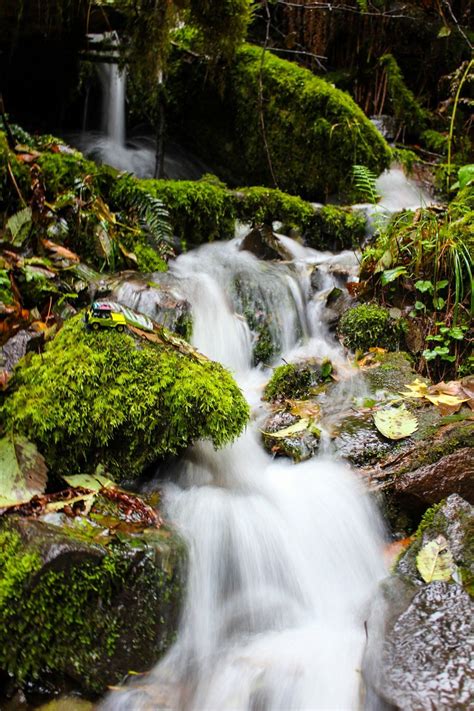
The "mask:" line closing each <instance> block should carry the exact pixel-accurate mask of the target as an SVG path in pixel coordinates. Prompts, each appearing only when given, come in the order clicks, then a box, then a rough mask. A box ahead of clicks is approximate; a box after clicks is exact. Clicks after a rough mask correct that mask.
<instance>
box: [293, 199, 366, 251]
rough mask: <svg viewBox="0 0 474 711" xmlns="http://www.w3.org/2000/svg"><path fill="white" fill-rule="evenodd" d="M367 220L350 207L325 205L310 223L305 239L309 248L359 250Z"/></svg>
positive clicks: (317, 211)
mask: <svg viewBox="0 0 474 711" xmlns="http://www.w3.org/2000/svg"><path fill="white" fill-rule="evenodd" d="M366 228H367V223H366V218H365V216H364V215H363V214H361V213H358V212H352V210H351V209H350V208H348V207H338V206H337V205H325V206H324V207H321V208H320V209H319V210H316V212H315V214H314V215H313V216H312V218H311V220H309V221H308V224H307V227H306V229H305V232H304V238H305V241H306V243H307V245H308V246H309V247H313V248H314V249H330V250H332V251H334V252H336V251H338V250H341V249H356V248H359V247H360V245H361V243H362V241H363V239H364V237H365V235H366Z"/></svg>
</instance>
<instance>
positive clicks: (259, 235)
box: [240, 225, 292, 260]
mask: <svg viewBox="0 0 474 711" xmlns="http://www.w3.org/2000/svg"><path fill="white" fill-rule="evenodd" d="M240 249H241V250H246V251H247V252H252V254H254V255H255V256H256V257H258V258H259V259H285V260H290V259H292V255H291V253H290V252H289V251H288V250H287V249H286V247H285V246H284V245H283V244H282V242H281V241H280V240H279V238H278V236H277V235H276V234H275V233H274V232H273V231H272V229H271V228H270V227H268V226H267V225H261V226H259V227H254V228H253V230H251V231H250V232H249V233H248V235H246V236H245V237H244V239H243V240H242V243H241V245H240Z"/></svg>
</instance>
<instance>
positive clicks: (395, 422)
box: [373, 405, 418, 440]
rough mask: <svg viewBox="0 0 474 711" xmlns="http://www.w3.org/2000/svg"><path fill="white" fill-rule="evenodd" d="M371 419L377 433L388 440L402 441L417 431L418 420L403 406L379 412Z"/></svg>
mask: <svg viewBox="0 0 474 711" xmlns="http://www.w3.org/2000/svg"><path fill="white" fill-rule="evenodd" d="M373 418H374V423H375V426H376V428H377V429H378V431H379V432H380V433H381V434H383V436H384V437H387V438H388V439H394V440H397V439H403V438H404V437H409V436H410V435H411V434H413V432H416V430H417V429H418V420H417V419H416V417H415V415H413V414H412V413H411V412H410V411H409V410H407V408H406V407H405V405H401V406H400V407H387V408H386V409H384V410H379V411H378V412H376V413H375V414H374V416H373Z"/></svg>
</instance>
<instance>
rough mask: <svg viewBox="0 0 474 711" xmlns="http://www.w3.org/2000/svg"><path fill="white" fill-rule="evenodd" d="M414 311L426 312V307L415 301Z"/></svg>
mask: <svg viewBox="0 0 474 711" xmlns="http://www.w3.org/2000/svg"><path fill="white" fill-rule="evenodd" d="M415 309H416V310H417V311H426V306H425V304H424V303H423V302H422V301H415Z"/></svg>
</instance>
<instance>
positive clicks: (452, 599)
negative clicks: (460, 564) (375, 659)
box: [378, 581, 474, 711]
mask: <svg viewBox="0 0 474 711" xmlns="http://www.w3.org/2000/svg"><path fill="white" fill-rule="evenodd" d="M472 613H473V604H472V601H471V599H470V598H469V595H468V594H467V593H466V592H465V591H464V590H463V589H462V588H461V587H460V586H459V585H456V584H449V583H443V582H439V581H438V582H433V583H431V584H430V585H427V586H424V587H423V588H422V589H421V590H420V591H419V592H418V593H417V594H416V595H415V597H414V598H413V600H412V602H411V604H410V605H409V607H408V609H407V610H406V611H405V612H404V613H403V614H402V615H400V617H399V618H398V620H397V621H396V623H395V625H394V626H393V629H392V630H391V632H390V633H389V635H388V637H387V639H386V641H385V644H384V650H383V658H382V670H383V671H382V676H381V678H380V679H379V682H378V692H379V694H380V695H381V696H382V698H384V699H385V700H386V701H388V702H389V703H392V704H394V705H395V706H396V707H397V708H400V709H420V710H423V711H424V710H425V709H426V711H432V709H442V708H445V709H448V708H458V709H461V708H466V709H467V708H468V707H469V704H470V702H472V685H471V684H472V676H471V669H470V664H471V660H472V658H473V655H474V644H473V638H472V635H471V619H472Z"/></svg>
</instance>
